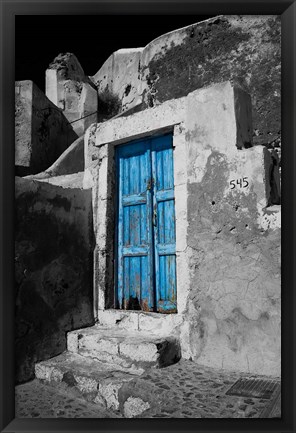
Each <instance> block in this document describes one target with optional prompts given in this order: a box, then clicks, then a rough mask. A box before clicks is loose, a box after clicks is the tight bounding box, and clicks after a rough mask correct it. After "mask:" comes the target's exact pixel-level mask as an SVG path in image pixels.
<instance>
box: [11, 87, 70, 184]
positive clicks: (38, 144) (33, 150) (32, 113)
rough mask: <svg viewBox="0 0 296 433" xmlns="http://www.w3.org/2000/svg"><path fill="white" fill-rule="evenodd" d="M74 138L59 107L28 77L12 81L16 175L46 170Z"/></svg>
mask: <svg viewBox="0 0 296 433" xmlns="http://www.w3.org/2000/svg"><path fill="white" fill-rule="evenodd" d="M76 138H77V134H76V133H75V132H74V131H73V128H72V126H71V125H70V124H69V122H68V120H67V119H66V118H65V117H64V115H63V113H62V112H61V110H59V109H58V108H57V107H56V106H55V105H54V104H53V103H52V102H51V101H50V100H49V99H48V98H47V97H46V96H45V95H44V94H43V93H42V92H41V90H40V89H39V88H38V87H37V86H36V85H35V84H34V83H33V82H32V81H29V80H26V81H17V82H16V84H15V165H16V172H17V175H20V176H23V175H28V174H35V173H39V172H40V171H42V170H45V169H47V168H48V167H49V166H50V165H51V164H52V163H53V162H54V161H56V159H57V158H58V157H59V156H60V155H61V153H63V152H64V150H66V149H67V148H68V146H69V145H70V144H71V143H72V142H73V141H74V140H75V139H76Z"/></svg>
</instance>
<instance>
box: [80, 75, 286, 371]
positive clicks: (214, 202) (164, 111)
mask: <svg viewBox="0 0 296 433" xmlns="http://www.w3.org/2000/svg"><path fill="white" fill-rule="evenodd" d="M251 126H252V122H251V102H250V97H249V95H248V94H246V93H245V92H244V91H243V90H242V89H240V88H238V87H233V86H232V85H231V84H230V83H229V82H226V83H219V84H216V85H213V86H209V87H207V88H203V89H200V90H196V91H194V92H192V93H190V94H189V95H188V96H187V97H183V98H180V99H175V100H171V101H166V102H165V103H163V104H161V105H158V106H156V107H154V108H151V109H147V110H144V111H142V112H139V113H136V114H133V115H131V116H128V117H126V118H117V119H114V120H110V121H108V122H105V123H101V124H97V125H93V126H92V127H91V128H89V130H88V131H87V134H86V139H85V151H86V154H85V160H86V164H87V165H86V167H87V169H86V172H85V176H84V185H85V186H90V185H93V203H94V220H95V221H99V224H98V228H97V233H96V251H97V252H98V253H100V252H101V253H102V257H99V258H98V257H97V256H95V262H96V263H97V265H95V292H96V297H97V299H96V301H95V308H99V310H104V308H108V307H109V305H108V296H109V294H108V285H107V286H106V284H105V282H106V281H108V283H110V281H112V278H113V272H114V269H113V266H112V254H113V251H112V248H110V247H107V248H106V245H107V241H108V242H110V236H111V235H112V233H114V225H113V224H114V214H113V212H114V206H113V207H112V206H111V207H110V209H112V212H110V211H108V206H107V205H106V204H108V202H112V197H113V196H112V188H114V181H116V173H115V168H114V163H113V162H112V161H113V154H114V147H116V145H117V144H122V143H124V142H129V141H131V140H133V139H136V138H140V137H147V136H153V135H157V134H159V135H161V134H164V133H166V132H168V131H171V132H173V146H174V175H175V179H174V182H175V208H176V256H177V307H178V313H177V314H176V315H170V316H171V317H170V318H167V317H164V318H162V317H160V318H159V320H157V325H155V323H156V322H155V320H154V321H153V320H152V318H150V317H149V316H147V317H146V322H145V323H144V322H141V323H140V321H139V322H138V327H139V329H143V330H145V329H146V330H147V329H148V328H149V330H150V331H151V332H154V333H156V334H157V333H159V332H164V330H165V332H168V333H169V334H175V335H177V336H179V337H180V342H181V348H182V356H183V357H185V358H192V359H193V360H194V361H197V362H199V363H202V364H205V365H209V366H213V367H218V368H225V369H228V370H237V371H246V372H252V373H258V374H259V373H264V374H268V375H274V376H277V375H280V365H281V361H280V359H281V350H280V349H281V335H280V334H281V312H280V311H281V310H280V300H281V281H280V206H279V205H272V206H270V204H271V203H270V197H271V195H272V189H273V188H274V183H273V182H272V177H273V176H274V173H275V172H276V171H277V170H278V166H274V161H273V158H272V155H271V153H270V151H269V150H267V149H266V147H263V146H254V147H252V127H251ZM272 173H273V174H272ZM111 244H112V242H111ZM106 252H107V253H108V257H107V256H106V254H103V253H106ZM98 255H99V254H98ZM110 256H111V257H110ZM110 274H111V275H110ZM109 290H112V292H111V293H113V286H112V287H110V288H109ZM98 316H99V317H100V320H101V319H102V317H103V316H104V311H101V312H99V314H98ZM159 316H163V315H159ZM102 320H104V318H103V319H102Z"/></svg>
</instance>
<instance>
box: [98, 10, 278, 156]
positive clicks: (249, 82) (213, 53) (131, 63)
mask: <svg viewBox="0 0 296 433" xmlns="http://www.w3.org/2000/svg"><path fill="white" fill-rule="evenodd" d="M280 37H281V23H280V17H279V16H277V15H260V16H256V15H241V16H239V15H227V16H218V17H214V18H210V19H208V20H205V21H203V22H199V23H196V24H192V25H191V26H187V27H184V28H181V29H177V30H174V31H172V32H170V33H167V34H164V35H162V36H160V37H158V38H156V39H155V40H153V41H151V42H149V43H148V44H147V45H146V46H145V47H143V48H139V49H137V50H134V49H129V50H119V51H116V52H115V53H113V54H112V55H111V56H110V57H109V58H108V59H107V60H106V62H105V63H104V65H103V66H102V67H101V68H100V70H99V71H98V72H97V73H96V74H95V75H94V76H93V77H91V78H92V80H93V81H94V83H95V84H96V85H97V86H98V89H99V91H100V92H102V91H104V89H106V88H109V90H112V92H113V93H114V94H115V95H117V96H118V97H119V100H120V101H121V109H122V110H126V109H128V108H130V107H132V106H135V105H137V104H138V103H139V100H141V101H142V102H145V105H146V107H152V106H154V105H157V104H159V103H162V102H164V101H166V100H170V99H172V98H180V97H182V96H186V95H187V94H188V93H190V92H192V91H194V90H195V89H198V88H202V87H204V86H208V85H211V84H213V83H218V82H223V81H226V80H230V81H232V82H237V83H238V84H239V85H240V86H241V87H243V89H244V90H245V91H247V92H248V93H249V94H250V95H251V98H252V115H253V129H252V135H253V143H254V144H255V145H256V144H264V145H271V146H273V147H276V148H277V149H279V146H280V140H281V112H280V95H281V40H280ZM118 71H121V74H118ZM127 90H128V92H127Z"/></svg>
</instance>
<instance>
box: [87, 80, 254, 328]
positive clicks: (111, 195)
mask: <svg viewBox="0 0 296 433" xmlns="http://www.w3.org/2000/svg"><path fill="white" fill-rule="evenodd" d="M209 101H210V106H209V105H208V103H209ZM203 106H205V107H206V108H204V109H203V108H202V107H203ZM217 107H218V108H217ZM207 110H209V113H207ZM211 110H212V111H213V112H211ZM202 111H203V112H202ZM250 113H251V103H250V97H249V95H247V94H246V93H245V92H243V91H242V90H241V89H237V88H235V87H233V86H232V85H231V84H230V83H229V82H226V83H220V84H217V85H214V86H211V87H209V88H204V89H199V90H196V91H194V92H192V93H190V94H189V95H188V96H186V97H183V98H180V99H173V100H170V101H166V102H164V103H162V104H161V105H158V106H156V107H154V108H151V109H146V110H144V111H141V112H138V113H135V114H131V115H129V116H126V117H124V115H121V116H120V117H117V118H115V119H111V120H109V121H106V122H104V123H98V124H93V125H91V126H90V127H89V129H88V130H87V132H86V135H85V174H84V188H89V187H92V194H93V220H94V221H93V226H94V231H95V250H94V317H95V319H96V320H97V318H98V314H99V312H100V311H101V310H105V309H110V308H111V309H112V308H114V299H115V288H114V275H115V262H114V256H115V254H114V253H115V251H114V250H115V249H114V241H115V240H114V236H115V209H116V197H115V185H116V182H115V180H116V179H115V176H116V172H115V158H114V153H115V152H114V151H115V147H116V146H117V145H119V144H123V143H128V142H130V141H133V140H136V139H140V138H145V137H155V136H159V135H163V134H166V133H168V132H171V133H172V135H173V149H174V186H175V212H176V214H175V217H176V266H177V311H178V312H177V313H176V314H175V315H176V316H180V317H181V316H182V314H183V313H184V312H185V311H186V303H187V296H188V290H189V287H190V266H189V259H190V257H189V256H188V251H187V250H188V248H187V226H188V219H187V208H188V203H187V197H188V194H187V190H188V183H190V178H192V176H194V177H195V178H197V177H200V176H202V172H203V170H204V166H205V162H206V158H207V156H208V151H207V149H208V148H209V144H208V143H209V142H210V143H211V146H212V147H214V148H215V147H216V148H217V149H219V150H220V151H223V152H225V151H226V152H228V151H229V152H237V150H238V149H242V148H247V147H250V145H251V144H250V140H251V136H250V131H251V128H250V125H251V114H250ZM213 116H214V117H213ZM215 116H216V117H215ZM193 134H195V136H194V137H196V135H197V134H200V136H201V137H202V139H201V138H199V139H198V140H197V141H198V142H197V143H196V139H195V143H194V147H193V145H192V136H193ZM201 140H204V142H203V141H201ZM197 145H198V147H200V148H199V149H197ZM192 173H193V174H192ZM142 313H143V312H142ZM147 314H149V313H147ZM150 314H151V313H150ZM157 314H160V313H157Z"/></svg>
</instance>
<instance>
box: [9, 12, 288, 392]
mask: <svg viewBox="0 0 296 433" xmlns="http://www.w3.org/2000/svg"><path fill="white" fill-rule="evenodd" d="M20 86H23V84H22V82H20V83H18V84H17V88H18V87H20ZM17 98H18V93H17ZM44 98H45V96H44ZM46 99H47V100H48V101H49V102H48V103H50V104H54V105H55V106H56V109H57V112H58V113H59V116H61V117H62V118H63V119H64V121H65V123H67V124H68V125H70V126H71V128H72V132H71V133H72V134H73V139H72V141H71V143H67V149H66V150H64V149H61V150H60V155H58V157H57V159H56V160H55V161H54V162H53V161H52V160H51V159H50V158H48V160H47V166H46V167H45V166H44V165H42V166H40V172H39V173H37V174H36V170H34V171H33V170H32V172H31V175H29V176H26V177H23V178H17V181H16V196H17V201H16V204H17V234H16V255H17V262H16V263H17V290H18V296H17V319H18V327H17V328H18V329H17V330H18V332H17V343H16V344H17V351H18V353H19V359H20V362H19V365H18V373H17V374H18V379H19V380H20V381H23V380H27V379H28V378H30V377H32V376H33V375H34V365H35V364H36V363H37V364H36V366H35V373H36V375H37V377H39V378H41V379H47V380H56V381H59V380H63V378H64V377H65V374H66V373H67V372H69V371H70V370H71V372H72V373H71V374H72V375H73V374H74V377H75V380H76V381H78V382H79V380H80V382H79V383H81V384H82V385H81V386H82V387H83V386H86V385H85V383H86V379H85V377H87V378H88V379H89V374H87V373H85V372H84V373H83V372H82V370H81V369H82V364H83V363H89V362H91V363H92V364H90V369H91V366H92V368H98V366H96V364H95V363H96V362H106V361H108V363H110V364H113V365H115V366H117V368H118V370H119V371H121V372H125V373H127V372H131V371H133V372H137V373H139V374H140V372H141V371H143V369H145V368H146V367H147V366H151V365H152V366H153V365H155V366H160V367H162V366H165V365H168V364H170V363H172V362H176V361H177V360H178V359H179V358H180V357H181V356H182V357H184V358H191V359H192V360H193V361H197V362H198V363H200V364H204V365H208V366H212V367H217V368H224V369H227V370H236V371H244V372H251V373H261V374H266V375H271V376H279V375H280V365H281V361H280V354H281V350H280V346H281V338H280V335H281V326H280V322H281V316H280V311H281V310H280V301H281V289H280V215H281V213H280V173H279V167H280V20H279V18H278V17H277V16H260V17H255V16H227V17H224V16H221V17H216V18H212V19H210V20H207V21H204V22H201V23H198V24H195V25H192V26H189V27H185V28H183V29H179V30H176V31H174V32H171V33H168V34H166V35H163V36H160V37H159V38H157V39H156V40H154V41H152V42H151V43H149V44H148V45H147V46H146V47H144V48H137V49H129V50H119V51H117V52H115V53H113V54H112V55H111V56H110V58H109V59H107V61H106V62H105V63H104V64H103V66H102V67H101V68H100V69H99V71H98V72H97V74H95V76H93V77H88V76H86V75H85V73H84V72H83V70H82V67H81V65H80V64H79V62H78V60H77V59H76V58H75V56H74V55H71V54H66V55H59V56H58V57H57V58H56V59H55V61H54V62H53V63H52V64H51V65H50V66H49V69H48V70H47V71H46ZM17 101H18V99H17ZM33 106H34V100H33ZM18 128H20V126H19V125H18V124H17V127H16V132H17V133H18V130H19V129H18ZM32 140H33V138H32ZM16 147H17V152H18V142H17V146H16ZM29 147H30V146H29ZM29 147H28V148H29ZM31 149H32V152H33V147H32V148H31ZM63 150H64V151H63ZM42 152H43V147H42V146H40V153H42ZM44 155H45V156H44V158H45V157H46V154H44ZM44 158H43V160H44ZM18 164H20V163H18ZM28 293H29V294H30V301H28V296H27V295H28ZM32 303H33V306H34V308H32ZM36 326H37V328H36ZM33 328H34V329H35V330H33ZM36 329H37V331H36ZM69 331H70V332H69ZM66 332H68V335H67V346H66V337H65V333H66ZM41 341H42V344H41ZM25 347H26V351H25ZM28 348H29V349H28ZM66 349H67V351H66ZM63 351H65V352H64V353H63V354H62V355H59V354H61V353H62V352H63ZM55 355H58V356H57V357H56V358H53V357H54V356H55ZM47 360H48V361H47ZM81 360H83V361H81ZM90 360H91V361H90ZM40 361H41V362H40ZM79 377H80V379H78V378H79ZM81 377H84V379H83V380H82V379H81ZM124 380H128V379H126V378H125V379H124ZM115 382H116V383H115ZM115 382H114V383H113V384H111V385H112V386H113V388H112V389H113V390H114V389H116V390H117V391H118V389H119V387H120V385H119V384H118V380H117V381H115ZM94 383H96V382H95V381H94ZM109 385H110V384H109ZM109 385H108V386H109ZM111 385H110V386H111ZM95 386H97V384H96V385H95ZM90 388H91V385H90ZM96 390H97V388H96ZM96 398H97V399H98V395H97V396H96Z"/></svg>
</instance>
